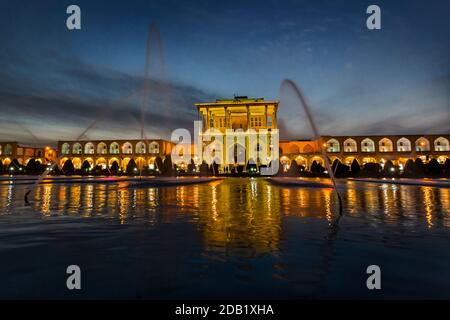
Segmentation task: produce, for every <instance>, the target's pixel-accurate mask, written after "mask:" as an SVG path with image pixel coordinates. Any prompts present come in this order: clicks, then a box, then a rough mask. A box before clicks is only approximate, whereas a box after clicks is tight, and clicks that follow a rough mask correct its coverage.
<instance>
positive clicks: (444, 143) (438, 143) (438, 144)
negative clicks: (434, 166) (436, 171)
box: [434, 137, 450, 151]
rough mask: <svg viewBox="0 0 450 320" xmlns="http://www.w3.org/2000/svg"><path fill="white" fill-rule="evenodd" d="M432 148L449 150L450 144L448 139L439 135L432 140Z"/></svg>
mask: <svg viewBox="0 0 450 320" xmlns="http://www.w3.org/2000/svg"><path fill="white" fill-rule="evenodd" d="M434 150H435V151H450V144H449V142H448V139H446V138H444V137H439V138H437V139H436V140H434Z"/></svg>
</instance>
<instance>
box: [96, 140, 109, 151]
mask: <svg viewBox="0 0 450 320" xmlns="http://www.w3.org/2000/svg"><path fill="white" fill-rule="evenodd" d="M97 153H98V154H107V153H108V148H107V147H106V143H104V142H100V143H99V144H98V145H97Z"/></svg>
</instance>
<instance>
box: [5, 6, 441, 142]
mask: <svg viewBox="0 0 450 320" xmlns="http://www.w3.org/2000/svg"><path fill="white" fill-rule="evenodd" d="M70 4H77V5H79V6H80V7H81V12H82V30H78V31H69V30H67V28H66V23H65V22H66V18H67V14H66V8H67V6H68V5H70ZM370 4H377V5H379V6H380V7H381V10H382V30H375V31H371V30H368V29H367V28H366V19H367V16H368V15H367V14H366V8H367V6H368V5H370ZM0 8H1V10H0V140H10V141H11V140H12V141H19V142H23V143H27V144H40V143H51V142H54V141H56V140H58V139H77V138H79V137H80V135H81V134H82V133H83V132H85V131H86V128H90V129H89V130H87V131H86V132H85V134H84V135H83V136H82V137H81V138H82V139H95V138H139V137H140V120H139V119H140V109H141V105H142V103H143V101H144V99H143V90H142V85H143V83H144V79H145V78H144V74H145V61H146V56H147V54H146V52H147V49H146V46H147V44H146V43H147V36H148V29H149V25H150V24H151V23H156V24H157V26H158V28H159V30H160V34H161V40H162V41H161V42H162V47H161V46H160V44H159V41H157V39H156V37H155V35H156V34H155V33H153V34H152V40H151V42H150V43H151V49H150V57H151V58H150V62H151V63H150V68H149V70H150V77H151V80H150V90H149V91H148V97H149V98H148V100H147V101H148V103H147V104H146V111H145V115H146V121H145V123H146V134H147V136H148V137H164V138H167V137H168V134H169V133H170V132H171V130H172V129H175V128H179V127H184V128H188V129H191V128H192V126H193V123H192V121H193V120H194V119H196V109H195V107H194V105H193V104H194V103H195V102H201V101H205V100H215V99H217V98H226V97H233V95H234V94H238V95H247V96H250V97H264V98H266V99H281V106H280V111H279V117H280V128H281V130H282V138H294V139H303V138H308V137H310V136H311V132H310V128H309V126H308V123H307V122H306V121H305V118H304V115H303V113H302V112H301V111H300V109H299V105H298V103H297V101H295V100H294V99H292V97H291V96H290V94H289V92H285V91H284V90H283V91H282V94H281V96H280V84H281V82H282V80H283V79H285V78H290V79H293V80H294V81H296V83H297V84H298V85H299V86H300V87H301V88H302V90H303V92H304V93H305V95H306V97H307V99H308V101H309V102H310V104H311V106H312V111H313V113H314V115H315V118H316V120H317V122H318V126H319V129H320V131H321V132H322V133H323V134H327V135H346V134H348V135H356V134H415V133H447V134H448V133H449V132H450V41H449V34H450V20H449V19H448V16H449V14H450V2H449V1H446V0H442V1H437V0H427V1H422V0H420V1H414V0H412V1H411V0H410V1H403V0H396V1H364V0H361V1H348V0H330V1H312V0H310V1H302V0H285V1H284V0H279V1H266V0H259V1H242V0H240V1H233V0H227V1H211V0H208V1H188V0H183V1H181V0H176V1H175V0H163V1H162V0H161V1H159V0H152V1H137V0H127V1H122V0H117V1H100V0H89V1H82V0H75V1H73V0H71V1H63V0H43V1H32V0H27V1H8V2H6V1H2V3H1V6H0ZM160 48H162V57H161V55H160V51H159V50H160ZM94 122H95V123H94Z"/></svg>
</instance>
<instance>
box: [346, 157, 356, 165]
mask: <svg viewBox="0 0 450 320" xmlns="http://www.w3.org/2000/svg"><path fill="white" fill-rule="evenodd" d="M353 160H355V157H347V158H345V159H344V164H345V165H347V166H350V165H351V164H352V162H353Z"/></svg>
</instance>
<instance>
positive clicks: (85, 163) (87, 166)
mask: <svg viewBox="0 0 450 320" xmlns="http://www.w3.org/2000/svg"><path fill="white" fill-rule="evenodd" d="M90 170H91V164H90V163H89V161H87V160H84V161H83V164H82V165H81V174H89V171H90Z"/></svg>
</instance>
